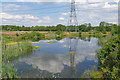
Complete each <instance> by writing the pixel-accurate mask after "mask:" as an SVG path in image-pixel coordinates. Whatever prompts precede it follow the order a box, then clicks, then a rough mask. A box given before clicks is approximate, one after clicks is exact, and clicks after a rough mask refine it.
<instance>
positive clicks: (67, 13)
mask: <svg viewBox="0 0 120 80" xmlns="http://www.w3.org/2000/svg"><path fill="white" fill-rule="evenodd" d="M61 14H62V15H64V16H66V15H69V12H66V13H65V12H63V13H61Z"/></svg>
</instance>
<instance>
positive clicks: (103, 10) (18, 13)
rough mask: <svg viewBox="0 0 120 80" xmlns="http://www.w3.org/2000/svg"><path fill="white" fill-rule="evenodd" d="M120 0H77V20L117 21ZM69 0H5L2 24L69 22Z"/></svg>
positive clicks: (0, 14) (0, 16)
mask: <svg viewBox="0 0 120 80" xmlns="http://www.w3.org/2000/svg"><path fill="white" fill-rule="evenodd" d="M118 1H119V0H76V13H77V20H78V24H84V23H91V24H92V25H93V26H98V25H99V23H100V22H101V21H105V22H109V23H113V24H118ZM69 12H70V0H11V1H10V0H2V5H0V22H2V23H0V25H19V26H22V25H24V26H36V25H39V26H52V25H57V24H63V25H68V20H69V16H70V14H69Z"/></svg>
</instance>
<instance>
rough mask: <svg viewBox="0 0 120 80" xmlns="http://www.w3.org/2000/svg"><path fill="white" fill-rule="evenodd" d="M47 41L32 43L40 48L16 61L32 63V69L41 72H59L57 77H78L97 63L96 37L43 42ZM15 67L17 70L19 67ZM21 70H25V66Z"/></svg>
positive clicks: (97, 47)
mask: <svg viewBox="0 0 120 80" xmlns="http://www.w3.org/2000/svg"><path fill="white" fill-rule="evenodd" d="M47 41H51V40H41V41H39V43H38V44H34V45H35V46H41V48H39V49H37V50H36V52H35V54H32V55H31V56H29V57H24V58H21V59H19V60H18V63H21V64H22V63H23V64H24V63H25V64H27V65H32V67H33V68H34V69H36V68H37V69H39V70H40V71H43V73H44V72H46V73H50V74H52V73H54V74H60V75H59V77H80V76H81V74H82V73H83V72H84V71H85V70H86V69H89V68H90V66H94V65H96V64H97V61H96V59H95V55H96V53H95V51H96V49H99V48H100V47H99V46H98V45H97V38H91V39H90V40H89V41H87V40H86V41H84V40H81V39H78V37H72V38H64V39H62V40H59V41H58V42H57V43H49V44H47V43H45V42H47ZM52 41H55V40H52ZM16 65H17V64H16ZM83 65H84V66H83ZM17 68H18V71H19V67H17ZM22 70H25V67H24V68H23V69H22ZM27 72H28V71H26V73H27ZM34 73H35V72H34ZM42 76H44V75H42ZM46 76H47V75H46ZM48 76H49V75H48ZM48 76H47V77H48Z"/></svg>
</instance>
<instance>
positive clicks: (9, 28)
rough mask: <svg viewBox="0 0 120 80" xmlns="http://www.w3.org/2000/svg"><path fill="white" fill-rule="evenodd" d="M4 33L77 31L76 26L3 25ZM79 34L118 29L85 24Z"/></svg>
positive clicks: (106, 25) (101, 23) (115, 26)
mask: <svg viewBox="0 0 120 80" xmlns="http://www.w3.org/2000/svg"><path fill="white" fill-rule="evenodd" d="M0 27H2V30H3V31H58V30H59V31H66V29H69V30H70V31H71V32H74V31H75V26H65V25H62V24H58V25H56V26H32V27H25V26H16V25H1V26H0ZM77 28H78V31H79V32H89V31H102V32H104V31H107V32H110V31H112V30H113V29H115V28H117V24H112V23H106V22H104V21H102V22H100V23H99V26H91V23H85V24H82V25H78V26H77Z"/></svg>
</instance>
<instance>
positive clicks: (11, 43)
mask: <svg viewBox="0 0 120 80" xmlns="http://www.w3.org/2000/svg"><path fill="white" fill-rule="evenodd" d="M18 43H19V44H21V43H22V42H10V43H8V44H7V45H17V44H18Z"/></svg>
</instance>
